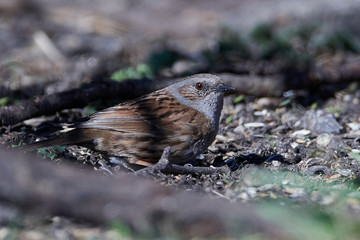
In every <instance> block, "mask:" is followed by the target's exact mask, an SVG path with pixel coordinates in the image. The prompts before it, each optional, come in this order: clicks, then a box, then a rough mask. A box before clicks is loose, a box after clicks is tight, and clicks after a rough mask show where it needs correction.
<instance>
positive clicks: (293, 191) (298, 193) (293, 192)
mask: <svg viewBox="0 0 360 240" xmlns="http://www.w3.org/2000/svg"><path fill="white" fill-rule="evenodd" d="M284 192H285V193H287V194H289V197H291V198H299V197H303V196H304V195H305V190H304V189H303V188H289V187H286V188H284Z"/></svg>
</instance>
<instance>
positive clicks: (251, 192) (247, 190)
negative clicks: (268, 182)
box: [246, 187, 257, 198]
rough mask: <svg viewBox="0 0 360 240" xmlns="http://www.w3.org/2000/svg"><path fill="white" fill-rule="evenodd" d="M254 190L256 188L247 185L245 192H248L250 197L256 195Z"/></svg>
mask: <svg viewBox="0 0 360 240" xmlns="http://www.w3.org/2000/svg"><path fill="white" fill-rule="evenodd" d="M256 192H257V189H256V188H254V187H249V188H247V189H246V193H247V194H248V196H249V197H250V198H254V197H256Z"/></svg>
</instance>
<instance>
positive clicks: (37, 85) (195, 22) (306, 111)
mask: <svg viewBox="0 0 360 240" xmlns="http://www.w3.org/2000/svg"><path fill="white" fill-rule="evenodd" d="M161 2H162V4H160V3H158V5H153V3H150V2H148V1H136V2H130V1H111V3H107V4H102V2H101V1H92V2H91V3H89V4H87V3H86V4H85V3H84V2H82V1H74V2H73V1H63V2H62V3H61V4H60V3H56V1H40V0H37V1H21V0H18V1H5V2H4V3H0V13H1V15H0V17H1V19H2V25H1V27H0V49H1V51H2V56H1V58H0V61H1V69H0V79H1V86H0V97H1V98H0V103H1V104H2V105H3V106H6V105H11V104H16V103H18V102H20V101H24V100H26V99H28V98H31V97H34V96H42V95H46V94H53V93H55V92H61V91H66V90H69V89H72V88H77V87H81V86H83V85H85V84H87V83H89V82H92V81H101V80H102V79H105V78H110V77H112V78H113V79H115V80H116V81H123V80H124V79H127V78H143V77H149V78H152V79H157V78H159V79H174V78H177V77H181V76H185V75H189V74H192V73H197V72H202V71H206V72H211V73H214V74H218V75H219V76H220V77H223V78H224V79H225V80H229V79H232V80H231V81H234V79H235V81H240V79H243V78H245V79H247V80H248V81H254V82H255V80H254V79H260V81H259V86H260V87H259V86H258V88H255V87H254V89H250V90H249V89H242V88H240V87H239V88H237V90H236V91H235V92H234V93H232V94H230V95H228V96H226V97H225V103H224V109H223V113H222V116H221V119H220V126H221V127H220V131H219V133H218V136H217V137H216V140H215V142H214V143H213V144H212V145H211V146H210V147H209V148H208V150H207V151H206V152H205V153H204V154H203V155H202V156H201V158H200V159H199V160H198V162H199V164H200V165H204V166H220V165H222V164H224V162H225V163H227V165H228V166H229V167H231V169H232V171H231V172H229V173H225V174H218V173H215V174H210V175H205V174H202V175H190V174H188V175H181V174H162V173H159V174H158V175H155V176H153V177H152V180H154V181H156V182H158V183H159V184H161V185H165V186H168V187H171V188H176V189H178V190H179V191H194V192H203V193H206V195H207V196H208V197H209V198H224V199H227V200H228V201H229V202H239V203H244V204H254V205H255V206H256V207H257V209H258V214H259V215H261V216H262V217H264V218H265V219H266V218H272V219H277V221H276V222H277V224H278V225H279V226H281V227H283V228H284V229H287V231H288V232H289V234H290V236H292V238H293V239H340V238H341V239H357V238H358V235H359V234H360V232H359V230H358V229H357V228H356V226H358V225H359V223H360V219H359V214H360V194H359V191H358V188H359V181H360V168H359V161H360V137H359V136H360V107H359V102H360V88H359V75H357V74H358V73H357V72H356V71H355V70H356V69H357V68H356V67H359V55H358V54H359V53H360V32H359V30H358V28H357V26H358V25H357V23H358V22H359V19H360V18H359V17H358V16H357V15H358V14H357V13H358V10H359V8H360V4H359V3H358V2H357V1H349V2H348V3H347V4H340V3H338V2H337V1H320V0H319V1H306V2H307V3H306V4H305V3H301V4H300V3H297V2H294V1H290V2H289V1H281V0H276V1H275V0H274V1H271V2H269V1H241V3H238V1H225V3H224V4H223V3H222V4H219V3H217V2H216V1H210V2H212V4H210V3H209V1H194V2H191V3H190V2H186V3H185V2H184V3H179V2H176V1H171V3H170V2H167V1H161ZM100 3H101V4H100ZM290 3H291V4H290ZM295 3H296V4H299V6H294V5H293V4H295ZM178 9H181V11H179V10H178ZM274 9H276V11H274ZM119 13H121V14H119ZM237 16H241V17H237ZM349 65H351V66H355V67H353V68H350V67H349V68H345V69H346V70H347V71H346V74H347V75H346V74H344V73H343V72H340V70H341V69H344V66H345V67H346V66H349ZM319 69H322V71H320V70H319ZM329 69H330V70H329ZM339 69H340V70H339ZM338 70H339V71H338ZM319 73H322V74H323V75H320V74H319ZM267 78H270V79H275V80H278V79H281V80H282V85H281V89H280V90H281V91H279V92H276V91H270V92H269V91H267V90H268V89H272V85H271V84H270V85H266V84H264V83H265V80H266V79H267ZM115 80H114V81H115ZM229 81H230V80H229ZM119 99H121V97H119ZM123 100H124V99H121V100H118V99H115V100H114V99H111V100H109V99H106V100H104V99H102V100H101V99H99V100H98V101H96V102H90V103H89V104H88V105H87V106H86V107H85V106H84V108H74V109H64V110H62V111H59V112H57V113H55V114H51V115H49V116H40V117H38V118H34V119H30V120H27V121H23V122H20V123H17V124H14V125H12V126H8V125H6V126H2V128H1V131H2V136H1V142H2V143H3V144H4V145H6V146H7V147H8V148H15V147H17V146H19V145H22V144H23V143H30V142H33V141H35V139H37V138H41V139H45V138H48V137H50V136H53V135H55V134H57V131H59V130H61V128H62V126H63V125H64V124H68V123H73V122H76V121H78V120H80V119H81V118H83V117H85V116H87V115H89V114H91V113H93V112H94V111H96V110H100V109H102V108H105V107H108V106H111V105H114V104H115V103H118V102H119V101H123ZM38 155H39V157H43V158H44V160H46V161H54V162H56V163H58V164H60V165H61V164H62V163H64V162H66V163H70V164H73V165H76V166H77V167H79V168H80V169H82V168H93V169H94V170H99V171H100V172H102V174H105V175H113V174H118V172H120V171H122V169H121V168H120V167H119V166H118V165H115V164H111V163H109V162H108V161H107V160H106V159H105V158H104V157H103V156H102V155H101V154H99V153H96V152H92V151H89V150H88V149H85V148H82V147H77V146H69V147H67V148H64V147H57V148H54V149H47V150H40V151H39V153H38ZM225 165H226V164H225ZM54 167H56V165H54ZM1 208H4V210H3V211H2V213H1V216H0V220H1V222H2V227H1V229H0V236H1V237H0V238H6V239H48V238H53V239H116V238H119V237H123V238H129V239H132V238H136V237H139V236H136V237H135V236H133V235H132V233H131V231H130V230H129V229H128V228H127V227H126V226H124V225H123V224H122V223H112V224H110V225H109V226H101V227H99V226H94V225H92V224H88V223H86V222H79V221H78V220H76V219H75V220H73V219H67V218H63V217H58V216H51V217H45V218H44V217H43V216H41V217H39V216H36V214H34V216H33V215H32V214H24V213H22V212H21V211H19V210H18V209H17V208H16V206H9V205H8V204H4V205H3V206H1ZM304 229H306V231H304ZM172 231H173V232H172V234H173V235H171V234H170V235H171V236H176V237H174V238H181V237H180V236H179V235H178V234H179V233H177V232H176V230H174V229H172ZM141 237H143V238H146V237H145V236H141ZM166 237H167V236H163V238H166ZM248 237H249V239H267V237H266V236H263V235H261V233H259V235H252V236H248Z"/></svg>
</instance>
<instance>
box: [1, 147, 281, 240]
mask: <svg viewBox="0 0 360 240" xmlns="http://www.w3.org/2000/svg"><path fill="white" fill-rule="evenodd" d="M0 200H2V201H5V202H9V203H12V204H14V205H16V206H19V207H21V208H22V209H23V210H25V211H31V213H33V214H35V213H36V214H40V213H41V214H45V215H46V216H48V215H62V216H68V217H71V218H75V219H82V220H85V221H90V222H93V223H98V224H103V223H106V222H108V221H112V220H114V219H117V220H120V221H122V222H123V223H124V224H126V225H128V226H130V227H131V229H133V230H134V231H137V232H142V233H144V232H147V233H149V232H150V233H151V231H156V232H159V231H160V232H165V231H166V230H168V229H169V228H170V229H176V231H178V234H182V235H185V237H184V238H189V237H194V236H201V237H209V236H226V235H229V234H234V233H237V234H238V236H239V235H241V234H253V233H255V232H263V233H264V234H266V236H268V237H269V238H271V237H274V239H276V238H277V237H280V238H282V237H284V236H283V233H284V232H282V231H281V230H280V229H279V227H276V226H274V225H273V224H272V223H270V222H269V221H265V220H263V219H261V218H260V217H258V216H257V214H255V212H254V211H253V209H252V207H250V206H248V205H247V206H242V205H239V204H230V203H229V202H227V201H225V200H223V199H211V198H207V197H205V196H204V195H202V194H196V193H189V192H179V191H175V190H172V189H169V188H165V187H162V186H160V185H158V184H156V183H154V182H151V181H148V180H146V179H143V178H139V177H135V176H133V175H130V174H124V175H118V176H114V177H109V176H105V175H101V174H98V173H96V172H94V171H92V170H90V169H82V170H81V171H79V169H77V168H75V167H74V166H72V167H70V166H67V165H66V164H62V165H54V164H52V163H49V162H47V161H43V160H38V159H35V156H32V157H29V156H27V157H25V156H22V155H20V154H17V153H14V152H6V151H1V158H0ZM164 222H166V224H164Z"/></svg>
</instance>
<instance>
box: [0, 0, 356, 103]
mask: <svg viewBox="0 0 360 240" xmlns="http://www.w3.org/2000/svg"><path fill="white" fill-rule="evenodd" d="M359 8H360V1H358V0H348V1H346V2H339V1H336V0H316V1H313V0H303V1H287V0H268V1H261V0H251V1H250V0H242V1H235V0H227V1H221V2H219V1H208V0H186V1H176V0H166V1H165V0H158V1H156V2H153V1H147V0H134V1H130V0H107V1H106V2H104V1H100V0H98V1H97V0H89V1H85V0H71V1H70V0H64V1H55V0H54V1H52V0H2V1H1V2H0V51H1V56H0V80H1V86H0V88H1V89H0V97H5V96H7V97H8V98H7V100H3V102H4V101H5V102H6V101H7V102H8V101H13V100H14V99H12V98H16V99H18V100H19V99H22V98H27V97H29V96H33V95H39V94H49V93H52V92H55V91H62V90H65V89H68V88H69V87H70V86H71V87H76V86H79V85H81V84H83V83H84V82H89V81H92V80H94V79H96V78H106V77H111V76H112V75H113V74H114V73H116V71H118V70H120V69H123V70H124V69H125V70H127V71H121V72H118V73H117V75H116V74H115V76H113V77H115V78H117V79H118V80H119V79H121V78H125V77H141V76H156V75H163V76H173V75H177V76H181V75H186V74H189V73H195V72H201V71H209V72H219V71H224V69H225V70H227V71H229V70H230V69H232V68H233V69H235V70H236V71H239V72H245V73H249V72H250V73H261V74H274V73H278V72H280V71H282V70H281V69H284V68H287V67H289V65H290V64H291V66H290V67H291V68H297V69H298V70H299V69H300V70H301V71H303V70H304V69H306V68H309V66H311V65H315V64H318V63H324V61H330V60H334V59H335V58H334V56H336V59H335V60H336V61H339V58H341V57H342V56H340V55H341V54H344V53H346V54H352V53H358V51H359V44H358V36H359V34H360V30H359V28H358V26H359V23H360V19H359V16H358V14H357V13H358V11H359ZM324 53H326V56H324ZM128 67H132V68H129V69H127V68H128ZM137 67H138V69H137ZM15 95H16V96H15Z"/></svg>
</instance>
